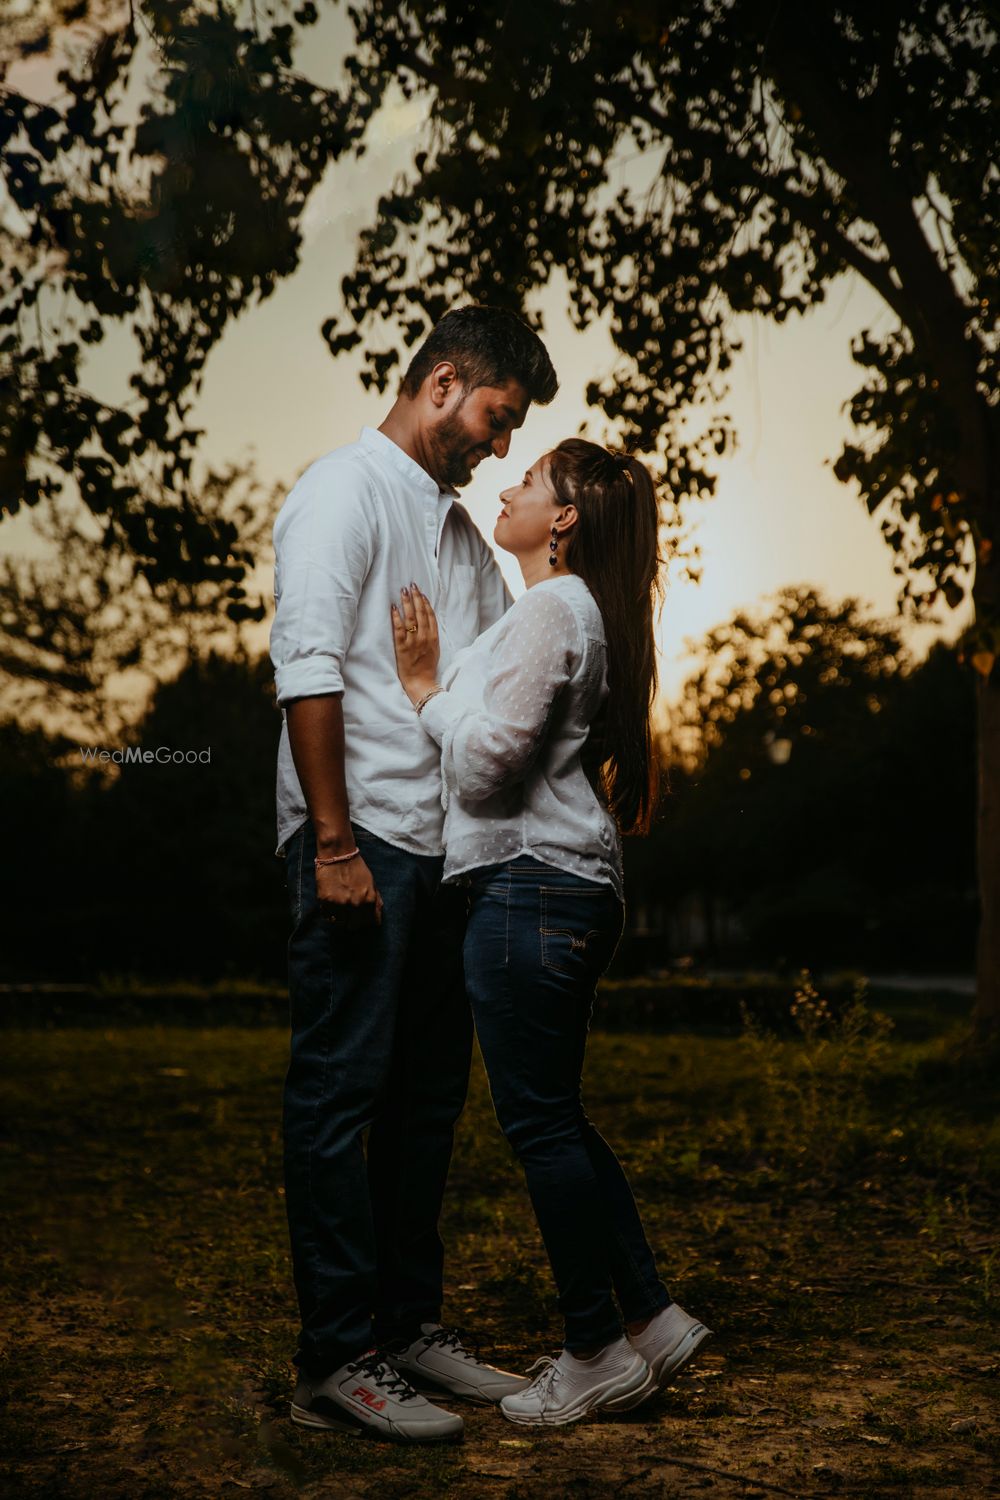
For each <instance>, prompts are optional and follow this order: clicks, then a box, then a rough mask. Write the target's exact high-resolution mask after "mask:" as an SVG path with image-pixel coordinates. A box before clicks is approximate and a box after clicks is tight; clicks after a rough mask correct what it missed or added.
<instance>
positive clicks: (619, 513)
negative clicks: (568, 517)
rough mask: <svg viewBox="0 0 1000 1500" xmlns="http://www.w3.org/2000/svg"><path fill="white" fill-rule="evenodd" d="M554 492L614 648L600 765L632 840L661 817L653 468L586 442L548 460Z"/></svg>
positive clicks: (569, 550) (571, 559)
mask: <svg viewBox="0 0 1000 1500" xmlns="http://www.w3.org/2000/svg"><path fill="white" fill-rule="evenodd" d="M549 483H550V484H551V486H552V488H553V489H554V490H555V493H556V497H557V499H558V500H559V502H560V503H561V504H564V505H565V504H572V505H575V506H576V509H577V514H578V516H579V520H578V522H577V524H576V525H575V526H574V527H573V530H572V531H571V532H570V534H569V537H568V539H567V543H566V553H565V557H566V565H567V567H569V568H570V569H572V571H573V572H574V573H578V574H579V575H580V577H581V578H582V579H583V581H584V583H585V584H586V585H587V587H588V588H589V589H590V592H591V593H592V594H593V596H594V598H595V600H596V601H597V605H598V607H599V609H600V611H601V617H602V619H603V621H604V634H605V637H606V639H607V644H608V700H607V705H606V712H605V714H604V716H603V717H604V728H603V736H602V744H601V749H600V756H601V759H602V761H603V768H602V780H603V787H604V793H605V796H606V798H607V802H608V806H609V807H610V809H611V811H612V813H613V814H614V816H615V818H616V819H617V822H618V825H619V827H620V828H621V830H622V832H623V833H645V832H646V831H647V829H648V828H649V824H650V821H651V819H652V816H653V813H654V811H655V808H656V797H657V791H658V788H659V770H660V766H659V758H658V756H657V753H656V746H655V743H654V740H653V730H652V709H653V698H654V696H655V693H656V652H655V647H654V643H653V615H654V609H655V603H656V600H657V599H658V597H659V592H660V558H659V553H658V550H657V541H658V536H659V511H658V508H657V503H656V491H655V489H654V487H653V481H652V479H651V477H650V475H649V471H648V470H647V469H646V467H645V465H643V464H641V463H640V462H639V460H638V459H637V458H633V457H632V456H631V455H629V454H625V453H617V454H616V453H610V452H609V451H608V450H607V449H606V448H601V447H599V446H598V444H597V443H589V442H586V441H585V440H584V439H583V438H567V439H566V440H565V441H564V442H562V443H560V444H559V446H558V447H557V448H554V449H553V450H552V452H551V453H550V454H549Z"/></svg>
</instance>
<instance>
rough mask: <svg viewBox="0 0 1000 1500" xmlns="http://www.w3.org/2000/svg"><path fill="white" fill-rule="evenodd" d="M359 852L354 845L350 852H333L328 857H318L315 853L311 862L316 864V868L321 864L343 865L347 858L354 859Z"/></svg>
mask: <svg viewBox="0 0 1000 1500" xmlns="http://www.w3.org/2000/svg"><path fill="white" fill-rule="evenodd" d="M360 853H361V850H360V849H358V848H357V847H355V848H353V849H352V850H351V852H350V854H333V855H331V857H330V858H329V859H320V857H319V855H318V854H317V856H316V858H315V859H314V860H313V864H314V865H315V866H316V868H317V870H318V869H319V868H320V866H321V865H344V864H346V863H347V861H348V860H349V859H356V858H357V856H358V855H359V854H360Z"/></svg>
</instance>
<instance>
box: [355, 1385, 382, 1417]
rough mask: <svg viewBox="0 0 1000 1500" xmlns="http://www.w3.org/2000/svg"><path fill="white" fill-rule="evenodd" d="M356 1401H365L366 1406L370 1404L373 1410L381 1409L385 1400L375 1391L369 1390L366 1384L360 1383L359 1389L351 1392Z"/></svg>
mask: <svg viewBox="0 0 1000 1500" xmlns="http://www.w3.org/2000/svg"><path fill="white" fill-rule="evenodd" d="M351 1395H352V1396H353V1398H354V1400H355V1401H363V1402H364V1404H365V1406H370V1407H371V1409H372V1411H381V1410H382V1408H383V1406H384V1405H385V1400H384V1399H383V1398H380V1397H379V1396H376V1394H375V1392H374V1391H369V1390H368V1389H367V1388H366V1387H365V1386H363V1385H359V1386H358V1388H357V1390H354V1391H352V1392H351Z"/></svg>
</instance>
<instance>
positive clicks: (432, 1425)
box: [291, 1349, 465, 1443]
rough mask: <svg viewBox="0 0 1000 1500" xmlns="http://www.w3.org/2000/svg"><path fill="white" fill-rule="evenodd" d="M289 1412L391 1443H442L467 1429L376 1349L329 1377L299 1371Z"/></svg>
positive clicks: (325, 1428) (321, 1426)
mask: <svg viewBox="0 0 1000 1500" xmlns="http://www.w3.org/2000/svg"><path fill="white" fill-rule="evenodd" d="M291 1416H292V1421H293V1422H296V1423H297V1424H298V1425H299V1426H300V1427H311V1428H313V1429H314V1430H315V1431H321V1432H353V1433H364V1434H365V1435H366V1436H370V1437H377V1438H386V1439H388V1440H389V1441H390V1442H393V1443H439V1442H444V1441H447V1440H448V1439H452V1438H461V1436H462V1434H463V1433H464V1431H465V1423H464V1422H463V1421H462V1418H461V1417H457V1416H455V1415H454V1413H452V1412H450V1411H442V1410H441V1408H440V1407H439V1406H432V1405H431V1403H430V1402H429V1401H428V1400H426V1399H425V1397H423V1396H420V1395H418V1394H417V1392H416V1391H415V1390H414V1389H413V1387H412V1385H410V1383H409V1381H407V1380H404V1379H403V1377H402V1376H401V1375H398V1374H397V1373H396V1371H395V1370H392V1369H390V1368H389V1367H388V1365H386V1363H385V1361H384V1360H383V1359H382V1356H381V1355H380V1354H379V1353H378V1351H377V1350H375V1349H369V1350H368V1352H367V1354H362V1355H360V1356H359V1358H358V1359H355V1360H351V1361H350V1362H349V1363H348V1364H346V1365H342V1366H341V1368H340V1369H339V1370H335V1371H334V1372H333V1374H332V1375H328V1376H327V1377H326V1379H325V1380H321V1381H311V1380H309V1379H308V1378H307V1377H306V1376H305V1375H302V1376H300V1377H299V1383H298V1385H297V1386H296V1387H295V1395H294V1397H293V1398H292V1407H291Z"/></svg>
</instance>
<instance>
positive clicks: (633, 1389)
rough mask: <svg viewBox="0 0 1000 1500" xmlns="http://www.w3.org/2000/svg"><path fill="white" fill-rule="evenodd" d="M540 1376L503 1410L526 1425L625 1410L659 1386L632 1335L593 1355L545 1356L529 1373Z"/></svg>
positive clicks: (507, 1399)
mask: <svg viewBox="0 0 1000 1500" xmlns="http://www.w3.org/2000/svg"><path fill="white" fill-rule="evenodd" d="M534 1370H538V1371H539V1374H538V1375H536V1376H535V1379H534V1380H533V1381H532V1382H531V1384H530V1385H529V1386H528V1387H527V1389H525V1390H523V1391H518V1392H517V1393H516V1394H515V1395H513V1396H505V1397H504V1399H503V1400H502V1401H501V1402H500V1410H501V1411H502V1412H503V1414H504V1416H505V1417H506V1418H507V1419H508V1421H511V1422H520V1423H522V1424H523V1425H524V1426H526V1427H564V1426H565V1425H566V1424H567V1423H568V1422H578V1421H579V1420H580V1418H581V1417H585V1416H586V1415H587V1414H588V1412H592V1411H604V1410H612V1411H626V1410H628V1406H630V1405H632V1406H638V1404H639V1402H640V1401H642V1400H644V1399H645V1397H646V1396H647V1395H649V1394H651V1393H652V1392H653V1391H654V1390H655V1389H656V1381H655V1380H654V1378H653V1375H652V1372H651V1371H650V1368H649V1366H648V1365H647V1363H646V1361H645V1360H644V1359H643V1357H642V1355H641V1354H637V1353H636V1352H635V1350H634V1349H633V1348H632V1347H631V1345H630V1344H629V1342H628V1340H627V1339H624V1338H621V1339H618V1340H616V1342H615V1343H613V1344H609V1345H608V1347H607V1348H606V1349H602V1350H601V1351H600V1353H599V1354H595V1355H594V1356H593V1357H592V1358H591V1359H577V1358H576V1357H575V1356H574V1355H572V1354H570V1352H569V1350H568V1349H564V1350H563V1352H562V1353H561V1354H560V1356H559V1358H558V1359H550V1358H549V1357H548V1356H547V1355H544V1356H543V1357H542V1358H541V1359H539V1360H536V1361H535V1363H534V1364H533V1365H532V1366H531V1370H529V1371H528V1373H529V1375H530V1374H531V1373H532V1371H534Z"/></svg>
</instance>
